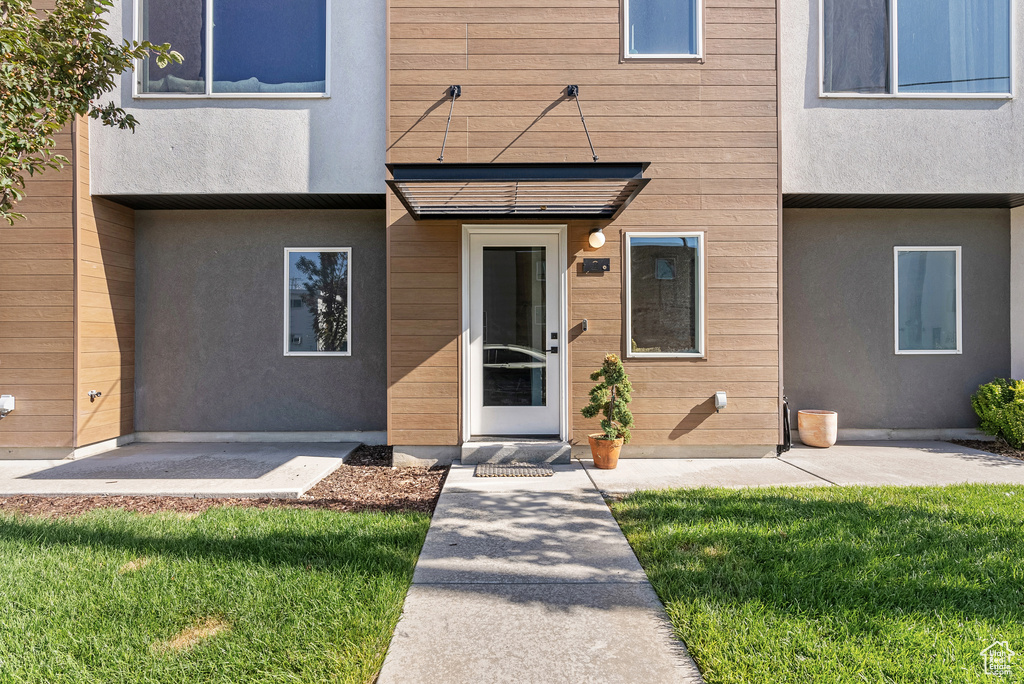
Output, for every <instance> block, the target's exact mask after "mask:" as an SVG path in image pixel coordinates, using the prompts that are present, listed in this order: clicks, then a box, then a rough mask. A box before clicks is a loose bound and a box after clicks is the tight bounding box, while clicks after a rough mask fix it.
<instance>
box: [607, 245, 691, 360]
mask: <svg viewBox="0 0 1024 684" xmlns="http://www.w3.org/2000/svg"><path fill="white" fill-rule="evenodd" d="M625 237H626V240H625V242H626V255H625V259H624V260H623V263H624V264H625V266H624V267H623V272H624V273H625V277H626V357H627V358H666V359H703V358H704V357H705V352H706V350H705V338H706V336H705V331H706V329H707V328H706V327H705V325H706V319H705V315H704V311H705V301H704V300H705V299H706V298H707V296H706V289H707V288H706V287H705V283H704V274H705V273H706V272H707V269H706V267H705V263H706V262H707V251H706V249H705V240H704V232H703V231H687V232H680V231H659V232H639V233H634V232H627V233H625ZM635 237H638V238H647V237H683V238H689V237H695V238H697V249H698V251H699V258H698V259H697V287H696V291H697V330H696V331H695V332H696V334H695V335H694V339H696V341H697V351H693V352H635V351H633V283H632V282H631V281H632V275H633V270H632V267H631V264H630V255H631V253H632V249H631V247H632V239H633V238H635Z"/></svg>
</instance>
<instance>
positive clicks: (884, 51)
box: [821, 0, 1011, 97]
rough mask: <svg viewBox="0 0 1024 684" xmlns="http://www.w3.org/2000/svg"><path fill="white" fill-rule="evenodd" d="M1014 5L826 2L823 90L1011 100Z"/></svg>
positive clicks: (1003, 1)
mask: <svg viewBox="0 0 1024 684" xmlns="http://www.w3.org/2000/svg"><path fill="white" fill-rule="evenodd" d="M1010 1H1011V0H942V2H937V1H936V0H821V18H822V27H821V38H822V40H821V49H822V55H821V69H822V74H821V78H822V83H821V86H822V90H821V92H822V94H825V95H866V96H894V95H896V96H898V95H903V96H907V95H910V96H928V97H935V96H943V95H946V96H957V97H964V96H968V97H971V96H974V97H985V96H988V97H992V96H1006V95H1009V94H1010V92H1011V81H1010V77H1011V47H1010V15H1011V12H1010Z"/></svg>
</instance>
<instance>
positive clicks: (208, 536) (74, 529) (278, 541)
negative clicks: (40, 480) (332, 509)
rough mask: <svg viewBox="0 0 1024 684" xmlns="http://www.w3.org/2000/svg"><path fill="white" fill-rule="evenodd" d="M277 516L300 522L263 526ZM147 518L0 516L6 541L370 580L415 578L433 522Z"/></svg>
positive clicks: (246, 514) (245, 512) (305, 516)
mask: <svg viewBox="0 0 1024 684" xmlns="http://www.w3.org/2000/svg"><path fill="white" fill-rule="evenodd" d="M275 515H279V516H285V515H290V516H293V517H294V516H299V517H295V519H294V520H292V521H289V522H276V523H272V524H269V525H267V524H260V523H261V521H265V520H266V519H267V518H268V517H270V516H275ZM325 516H330V518H331V519H324V517H325ZM350 516H351V517H350ZM148 517H149V516H140V515H137V514H130V513H123V512H119V513H115V514H114V517H111V516H109V515H104V516H101V517H95V516H82V517H75V518H67V519H58V520H47V519H42V518H34V517H20V516H19V517H13V516H0V541H15V542H29V543H31V545H33V546H38V547H43V548H46V547H51V546H57V547H92V548H101V549H116V550H120V551H125V552H128V553H131V554H136V555H139V556H152V555H162V556H166V557H171V558H190V559H200V560H203V559H208V560H212V561H221V562H224V561H227V562H249V563H259V564H262V565H268V566H300V567H305V568H310V569H313V568H315V569H320V570H323V569H329V568H331V567H341V566H344V567H345V568H346V569H347V570H351V571H353V572H359V573H365V574H371V575H385V574H393V573H398V574H406V573H409V574H411V572H412V569H413V566H414V564H415V561H416V557H417V555H418V554H419V550H420V547H421V545H422V543H423V538H424V535H425V533H426V528H427V524H428V523H427V521H426V519H425V518H424V519H423V520H420V521H418V522H417V523H409V522H404V523H403V522H401V521H400V520H399V519H397V516H396V517H395V518H394V519H387V518H382V517H380V516H375V515H366V516H364V517H361V518H357V516H355V515H351V514H338V513H325V512H306V511H302V512H297V511H289V512H280V513H279V512H276V511H275V512H267V511H258V510H255V509H245V508H224V509H212V510H209V511H206V512H204V513H202V514H200V516H199V517H197V518H196V519H194V520H184V521H183V520H181V519H180V518H179V519H177V520H174V519H168V521H167V522H168V526H167V528H166V529H165V530H156V531H154V527H153V525H152V523H151V522H146V523H141V522H140V520H141V519H145V518H148ZM317 517H319V518H321V519H320V520H316V518H317ZM388 518H390V516H388ZM383 520H387V522H383ZM304 521H308V522H309V523H310V524H308V525H304V524H302V523H303V522H304Z"/></svg>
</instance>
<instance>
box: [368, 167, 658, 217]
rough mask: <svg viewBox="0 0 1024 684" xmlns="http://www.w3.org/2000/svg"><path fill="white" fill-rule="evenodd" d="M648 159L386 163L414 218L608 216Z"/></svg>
mask: <svg viewBox="0 0 1024 684" xmlns="http://www.w3.org/2000/svg"><path fill="white" fill-rule="evenodd" d="M649 165H650V162H627V163H615V162H593V163H585V164H574V163H549V164H388V165H387V168H388V171H390V172H391V175H392V180H389V181H387V183H388V185H389V186H390V187H391V189H392V190H394V191H395V194H396V195H398V199H400V200H401V201H402V204H404V205H405V208H406V209H408V210H409V213H410V214H411V215H412V217H413V218H415V219H446V218H460V219H488V218H522V219H559V220H567V219H613V218H615V217H616V216H618V215H619V214H620V213H621V212H622V210H623V209H625V208H626V206H628V205H629V203H630V202H632V201H633V198H634V197H636V196H637V194H638V193H639V192H640V191H641V190H642V189H643V188H644V186H645V185H647V183H649V182H650V179H649V178H644V177H643V173H644V169H646V168H647V167H648V166H649Z"/></svg>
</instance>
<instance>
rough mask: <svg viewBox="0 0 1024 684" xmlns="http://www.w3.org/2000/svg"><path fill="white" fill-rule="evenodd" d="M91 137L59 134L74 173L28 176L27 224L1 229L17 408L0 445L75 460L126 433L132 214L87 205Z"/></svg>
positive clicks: (6, 367) (4, 372)
mask: <svg viewBox="0 0 1024 684" xmlns="http://www.w3.org/2000/svg"><path fill="white" fill-rule="evenodd" d="M88 131H89V127H88V123H87V122H86V121H84V120H80V121H78V122H77V125H76V126H75V127H73V128H72V127H70V126H69V127H68V128H67V129H66V130H65V131H62V132H61V133H60V134H59V135H58V136H57V152H59V153H60V154H62V155H64V156H65V157H67V158H68V160H69V161H71V165H69V166H68V167H66V168H64V169H62V170H61V171H50V172H47V173H44V174H42V175H41V176H39V177H37V178H32V179H30V180H29V181H28V182H27V183H26V188H25V195H26V197H25V199H24V200H23V201H22V202H20V203H19V204H18V207H17V208H18V211H19V212H20V213H22V214H24V215H25V219H24V220H22V221H18V222H16V223H15V224H14V225H13V226H7V225H3V226H0V393H3V394H13V395H14V396H15V399H16V401H17V405H16V408H15V411H14V412H13V413H11V414H10V415H9V416H8V417H6V418H4V419H3V420H0V448H4V447H7V448H12V449H26V448H35V449H53V450H65V449H66V450H67V451H68V452H70V450H71V449H73V448H74V447H77V446H85V445H88V444H92V443H94V442H98V441H102V440H105V439H112V438H115V437H119V436H121V435H125V434H128V433H131V432H132V430H133V422H134V421H133V408H134V399H133V396H134V375H135V359H134V344H135V342H134V337H135V334H134V317H135V248H134V217H133V212H132V210H130V209H126V208H124V207H121V206H119V205H116V204H113V203H111V202H107V201H105V200H99V199H93V198H91V197H90V196H89V132H88ZM76 200H77V201H76ZM91 389H95V390H97V391H99V392H102V393H103V396H102V397H101V398H99V399H97V400H96V401H95V402H91V401H89V397H88V392H89V390H91ZM18 453H22V452H11V454H12V455H17V454H18ZM53 455H55V456H56V455H59V451H54V452H53Z"/></svg>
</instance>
